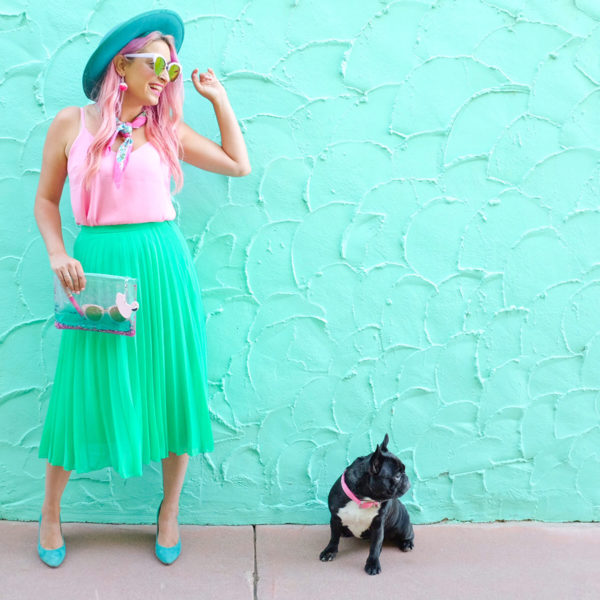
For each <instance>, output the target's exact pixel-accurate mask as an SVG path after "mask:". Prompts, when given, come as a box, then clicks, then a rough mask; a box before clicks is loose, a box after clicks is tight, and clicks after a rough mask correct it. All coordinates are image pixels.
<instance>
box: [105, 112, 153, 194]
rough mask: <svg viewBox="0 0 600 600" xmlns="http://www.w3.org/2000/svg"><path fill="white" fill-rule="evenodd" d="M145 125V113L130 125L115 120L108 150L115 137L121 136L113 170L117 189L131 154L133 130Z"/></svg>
mask: <svg viewBox="0 0 600 600" xmlns="http://www.w3.org/2000/svg"><path fill="white" fill-rule="evenodd" d="M145 123H146V113H145V112H141V113H140V114H139V115H138V116H137V117H136V118H135V119H134V120H133V121H131V123H125V122H123V121H120V120H119V119H117V129H116V130H115V132H114V134H113V135H112V137H111V138H110V141H109V142H108V150H109V151H110V149H111V148H112V145H113V143H114V141H115V139H116V137H117V135H119V134H121V137H123V138H125V139H124V140H123V143H122V144H121V145H120V146H119V149H118V150H117V155H116V156H115V165H114V168H113V181H114V182H115V185H116V186H117V187H120V186H121V180H122V179H123V173H124V171H125V167H126V166H127V163H128V162H129V156H130V154H131V148H132V146H133V139H132V137H131V134H132V133H133V130H134V129H137V128H138V127H141V126H142V125H144V124H145Z"/></svg>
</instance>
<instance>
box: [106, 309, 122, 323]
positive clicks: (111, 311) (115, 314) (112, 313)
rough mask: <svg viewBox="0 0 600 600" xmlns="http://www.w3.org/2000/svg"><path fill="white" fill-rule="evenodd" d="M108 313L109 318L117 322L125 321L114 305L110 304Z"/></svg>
mask: <svg viewBox="0 0 600 600" xmlns="http://www.w3.org/2000/svg"><path fill="white" fill-rule="evenodd" d="M108 314H109V315H110V318H111V319H112V320H113V321H116V322H117V323H122V322H123V321H125V317H124V316H123V315H122V314H121V313H120V312H119V309H118V308H117V307H116V306H111V307H110V308H109V309H108Z"/></svg>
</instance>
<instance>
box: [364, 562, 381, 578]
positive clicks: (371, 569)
mask: <svg viewBox="0 0 600 600" xmlns="http://www.w3.org/2000/svg"><path fill="white" fill-rule="evenodd" d="M365 571H366V572H367V573H368V574H369V575H378V574H379V573H381V564H380V563H379V559H378V558H367V564H366V565H365Z"/></svg>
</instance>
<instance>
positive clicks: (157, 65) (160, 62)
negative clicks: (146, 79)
mask: <svg viewBox="0 0 600 600" xmlns="http://www.w3.org/2000/svg"><path fill="white" fill-rule="evenodd" d="M165 66H166V63H165V59H164V58H163V57H162V56H157V57H156V59H155V61H154V72H155V73H156V75H157V76H159V77H160V74H161V73H162V72H163V69H164V68H165Z"/></svg>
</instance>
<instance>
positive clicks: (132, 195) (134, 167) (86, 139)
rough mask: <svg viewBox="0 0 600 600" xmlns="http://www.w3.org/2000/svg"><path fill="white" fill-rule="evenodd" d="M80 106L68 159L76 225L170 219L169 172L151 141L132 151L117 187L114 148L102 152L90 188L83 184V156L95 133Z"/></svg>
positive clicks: (171, 209) (173, 211) (171, 207)
mask: <svg viewBox="0 0 600 600" xmlns="http://www.w3.org/2000/svg"><path fill="white" fill-rule="evenodd" d="M80 110H81V116H80V124H79V133H78V134H77V137H76V138H75V141H74V142H73V145H72V146H71V149H70V150H69V157H68V161H67V172H68V174H69V186H70V188H71V206H72V207H73V215H74V216H75V222H76V223H77V224H78V225H122V224H124V223H148V222H154V221H172V220H173V219H174V218H175V208H174V207H173V203H172V200H171V192H170V183H171V174H170V172H169V167H168V166H167V164H166V163H165V162H164V161H163V160H161V157H160V155H159V153H158V151H157V150H156V148H155V147H154V146H153V145H152V144H151V143H150V142H146V143H145V144H143V145H142V146H140V147H139V148H137V149H136V150H133V151H132V152H131V154H130V156H129V163H128V165H127V168H126V169H125V173H124V174H123V179H122V181H121V186H120V187H117V186H116V185H115V184H114V182H113V165H114V161H115V154H116V152H114V151H113V150H111V151H110V152H109V153H107V154H104V155H103V156H102V159H101V161H100V170H99V171H98V173H96V175H95V178H94V179H93V180H92V185H91V186H90V189H89V190H86V189H85V188H84V186H83V175H84V172H85V157H86V153H87V149H88V147H89V145H90V144H91V142H92V140H93V139H94V136H93V135H92V134H91V133H90V132H89V131H88V129H87V127H86V126H85V117H84V111H83V108H82V109H80ZM119 139H120V138H119Z"/></svg>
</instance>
